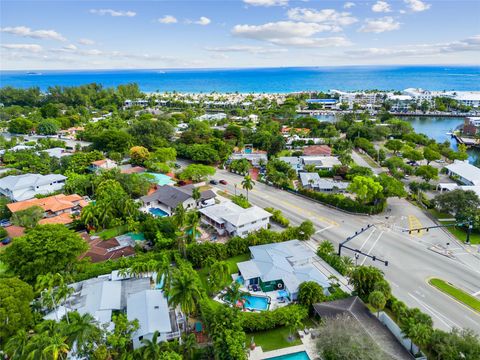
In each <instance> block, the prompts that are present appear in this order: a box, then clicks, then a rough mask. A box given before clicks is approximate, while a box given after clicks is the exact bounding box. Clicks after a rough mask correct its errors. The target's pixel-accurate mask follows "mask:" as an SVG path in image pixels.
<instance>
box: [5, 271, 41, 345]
mask: <svg viewBox="0 0 480 360" xmlns="http://www.w3.org/2000/svg"><path fill="white" fill-rule="evenodd" d="M32 300H33V290H32V287H31V286H30V285H28V284H27V283H25V282H23V281H22V280H20V279H18V278H15V277H12V278H0V324H2V326H0V340H1V342H2V343H4V342H5V340H6V338H8V337H9V336H11V335H13V334H15V333H16V332H17V331H19V330H20V329H25V328H26V327H27V326H29V325H30V324H31V322H32V312H31V310H30V302H31V301H32Z"/></svg>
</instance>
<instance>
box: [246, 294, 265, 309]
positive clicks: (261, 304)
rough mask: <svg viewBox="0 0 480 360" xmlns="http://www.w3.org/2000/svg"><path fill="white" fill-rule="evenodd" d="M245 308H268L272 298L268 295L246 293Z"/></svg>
mask: <svg viewBox="0 0 480 360" xmlns="http://www.w3.org/2000/svg"><path fill="white" fill-rule="evenodd" d="M243 298H244V299H245V308H246V309H252V310H261V311H263V310H268V307H269V306H270V298H269V297H266V296H255V295H245V296H244V297H243Z"/></svg>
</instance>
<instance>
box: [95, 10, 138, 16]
mask: <svg viewBox="0 0 480 360" xmlns="http://www.w3.org/2000/svg"><path fill="white" fill-rule="evenodd" d="M90 13H92V14H96V15H101V16H103V15H110V16H113V17H118V16H126V17H134V16H135V15H137V13H136V12H134V11H130V10H112V9H90Z"/></svg>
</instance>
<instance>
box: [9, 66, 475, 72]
mask: <svg viewBox="0 0 480 360" xmlns="http://www.w3.org/2000/svg"><path fill="white" fill-rule="evenodd" d="M441 66H452V67H478V68H480V65H478V64H381V65H380V64H378V65H374V64H368V65H309V66H235V67H213V68H209V67H197V68H195V67H191V68H189V67H183V68H178V67H171V68H167V67H163V68H91V69H83V68H77V69H70V68H59V69H0V72H24V71H27V72H28V71H52V72H53V71H77V72H82V71H172V70H173V71H189V70H190V71H209V70H210V71H212V70H213V71H219V70H233V71H235V70H262V69H318V68H359V67H363V68H366V67H441Z"/></svg>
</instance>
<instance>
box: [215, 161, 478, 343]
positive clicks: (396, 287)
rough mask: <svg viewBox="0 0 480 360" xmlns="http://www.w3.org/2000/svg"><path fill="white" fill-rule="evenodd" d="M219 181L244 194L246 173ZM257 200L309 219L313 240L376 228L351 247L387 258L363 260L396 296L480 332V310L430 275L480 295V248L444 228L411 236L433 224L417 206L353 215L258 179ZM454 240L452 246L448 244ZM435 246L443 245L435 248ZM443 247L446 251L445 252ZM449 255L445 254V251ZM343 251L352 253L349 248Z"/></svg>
mask: <svg viewBox="0 0 480 360" xmlns="http://www.w3.org/2000/svg"><path fill="white" fill-rule="evenodd" d="M214 179H217V180H219V179H225V180H227V182H228V184H227V185H218V188H220V189H222V190H227V191H228V192H230V193H232V194H233V193H234V192H235V187H234V184H237V189H236V191H237V193H243V194H245V191H244V190H243V189H241V185H240V183H241V181H242V177H241V176H238V175H235V174H232V173H229V172H227V171H224V170H218V171H217V174H216V175H215V176H214ZM249 199H250V202H251V203H252V204H255V205H257V206H260V207H262V208H263V207H266V206H272V207H274V208H276V209H279V210H281V211H282V212H283V214H284V215H285V216H286V217H287V218H289V219H290V221H291V222H292V224H294V225H296V224H299V223H301V222H302V221H304V220H305V219H309V220H311V221H312V222H313V224H314V225H315V227H316V229H317V231H316V234H315V235H314V237H313V239H312V240H311V243H313V244H315V243H317V244H318V243H320V242H321V241H322V240H324V239H327V240H330V241H331V242H332V243H333V244H335V245H338V244H339V243H340V242H341V241H343V240H345V239H346V238H347V237H349V236H351V235H353V234H354V233H355V231H358V230H360V229H361V228H362V227H365V226H366V225H367V224H374V225H375V226H374V227H372V228H370V229H368V230H367V231H365V232H364V233H362V234H361V235H359V236H358V237H356V238H354V239H353V240H352V241H351V242H350V243H349V246H351V247H352V248H355V249H361V250H362V251H363V252H366V253H368V254H371V255H375V256H376V257H377V258H380V259H384V260H388V262H389V265H388V267H385V266H384V265H383V264H381V263H380V262H378V261H376V262H373V261H372V260H371V259H368V258H366V257H363V256H360V258H359V259H358V262H359V263H360V264H365V265H374V266H377V267H379V268H381V269H382V271H384V273H385V277H386V278H387V280H388V281H389V282H390V284H391V286H392V292H393V294H394V295H395V296H396V297H397V298H398V299H400V300H402V301H404V302H405V303H406V304H407V305H409V306H410V307H418V308H419V309H420V310H422V311H423V312H425V313H427V314H429V315H430V316H431V317H432V319H433V321H434V324H435V326H436V327H438V328H440V329H443V330H450V329H452V328H453V327H459V328H471V329H474V330H475V331H476V332H477V333H479V334H480V314H478V313H476V312H474V311H473V310H471V309H469V308H467V307H465V306H464V305H462V304H460V303H458V302H456V301H455V300H453V299H451V298H450V297H448V296H447V295H445V294H443V293H441V292H439V291H438V290H437V289H435V288H433V287H431V286H430V285H429V284H428V282H427V281H428V279H429V278H430V277H438V278H441V279H444V280H447V281H449V282H451V283H452V284H454V285H455V286H458V287H460V288H462V289H464V290H465V291H467V292H469V293H470V294H476V295H474V296H477V297H479V298H480V258H479V257H477V256H478V255H480V254H478V255H477V256H476V255H475V251H476V248H473V247H465V246H463V244H460V243H458V242H457V241H456V240H454V239H453V238H452V237H450V236H449V235H448V234H447V233H446V232H444V231H443V230H431V231H429V232H428V233H426V232H424V233H421V234H412V235H409V234H408V232H403V231H402V230H404V229H409V228H417V227H421V226H429V225H433V222H432V221H431V220H430V219H429V218H428V217H427V216H426V215H425V214H424V213H423V212H422V211H421V210H420V209H418V208H417V207H415V206H414V205H412V204H410V203H409V202H407V201H406V200H403V199H389V210H387V212H386V213H385V214H382V215H377V216H357V215H350V214H346V213H343V212H340V211H338V210H334V209H330V208H328V207H326V206H323V205H321V204H319V203H316V202H313V201H311V200H309V199H305V198H302V197H299V196H296V195H294V194H290V193H288V192H286V191H282V190H278V189H275V188H273V187H270V186H267V185H264V184H261V183H258V182H257V183H256V185H255V187H254V189H253V190H252V191H250V192H249ZM447 243H449V245H447ZM434 246H437V248H438V249H441V250H440V251H439V252H440V253H439V252H435V251H433V250H432V248H433V247H434ZM443 249H444V250H443ZM444 251H445V253H446V254H448V255H449V256H445V255H444V254H443V252H444ZM342 255H350V256H352V257H353V254H352V252H350V251H348V250H344V251H343V253H342Z"/></svg>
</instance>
